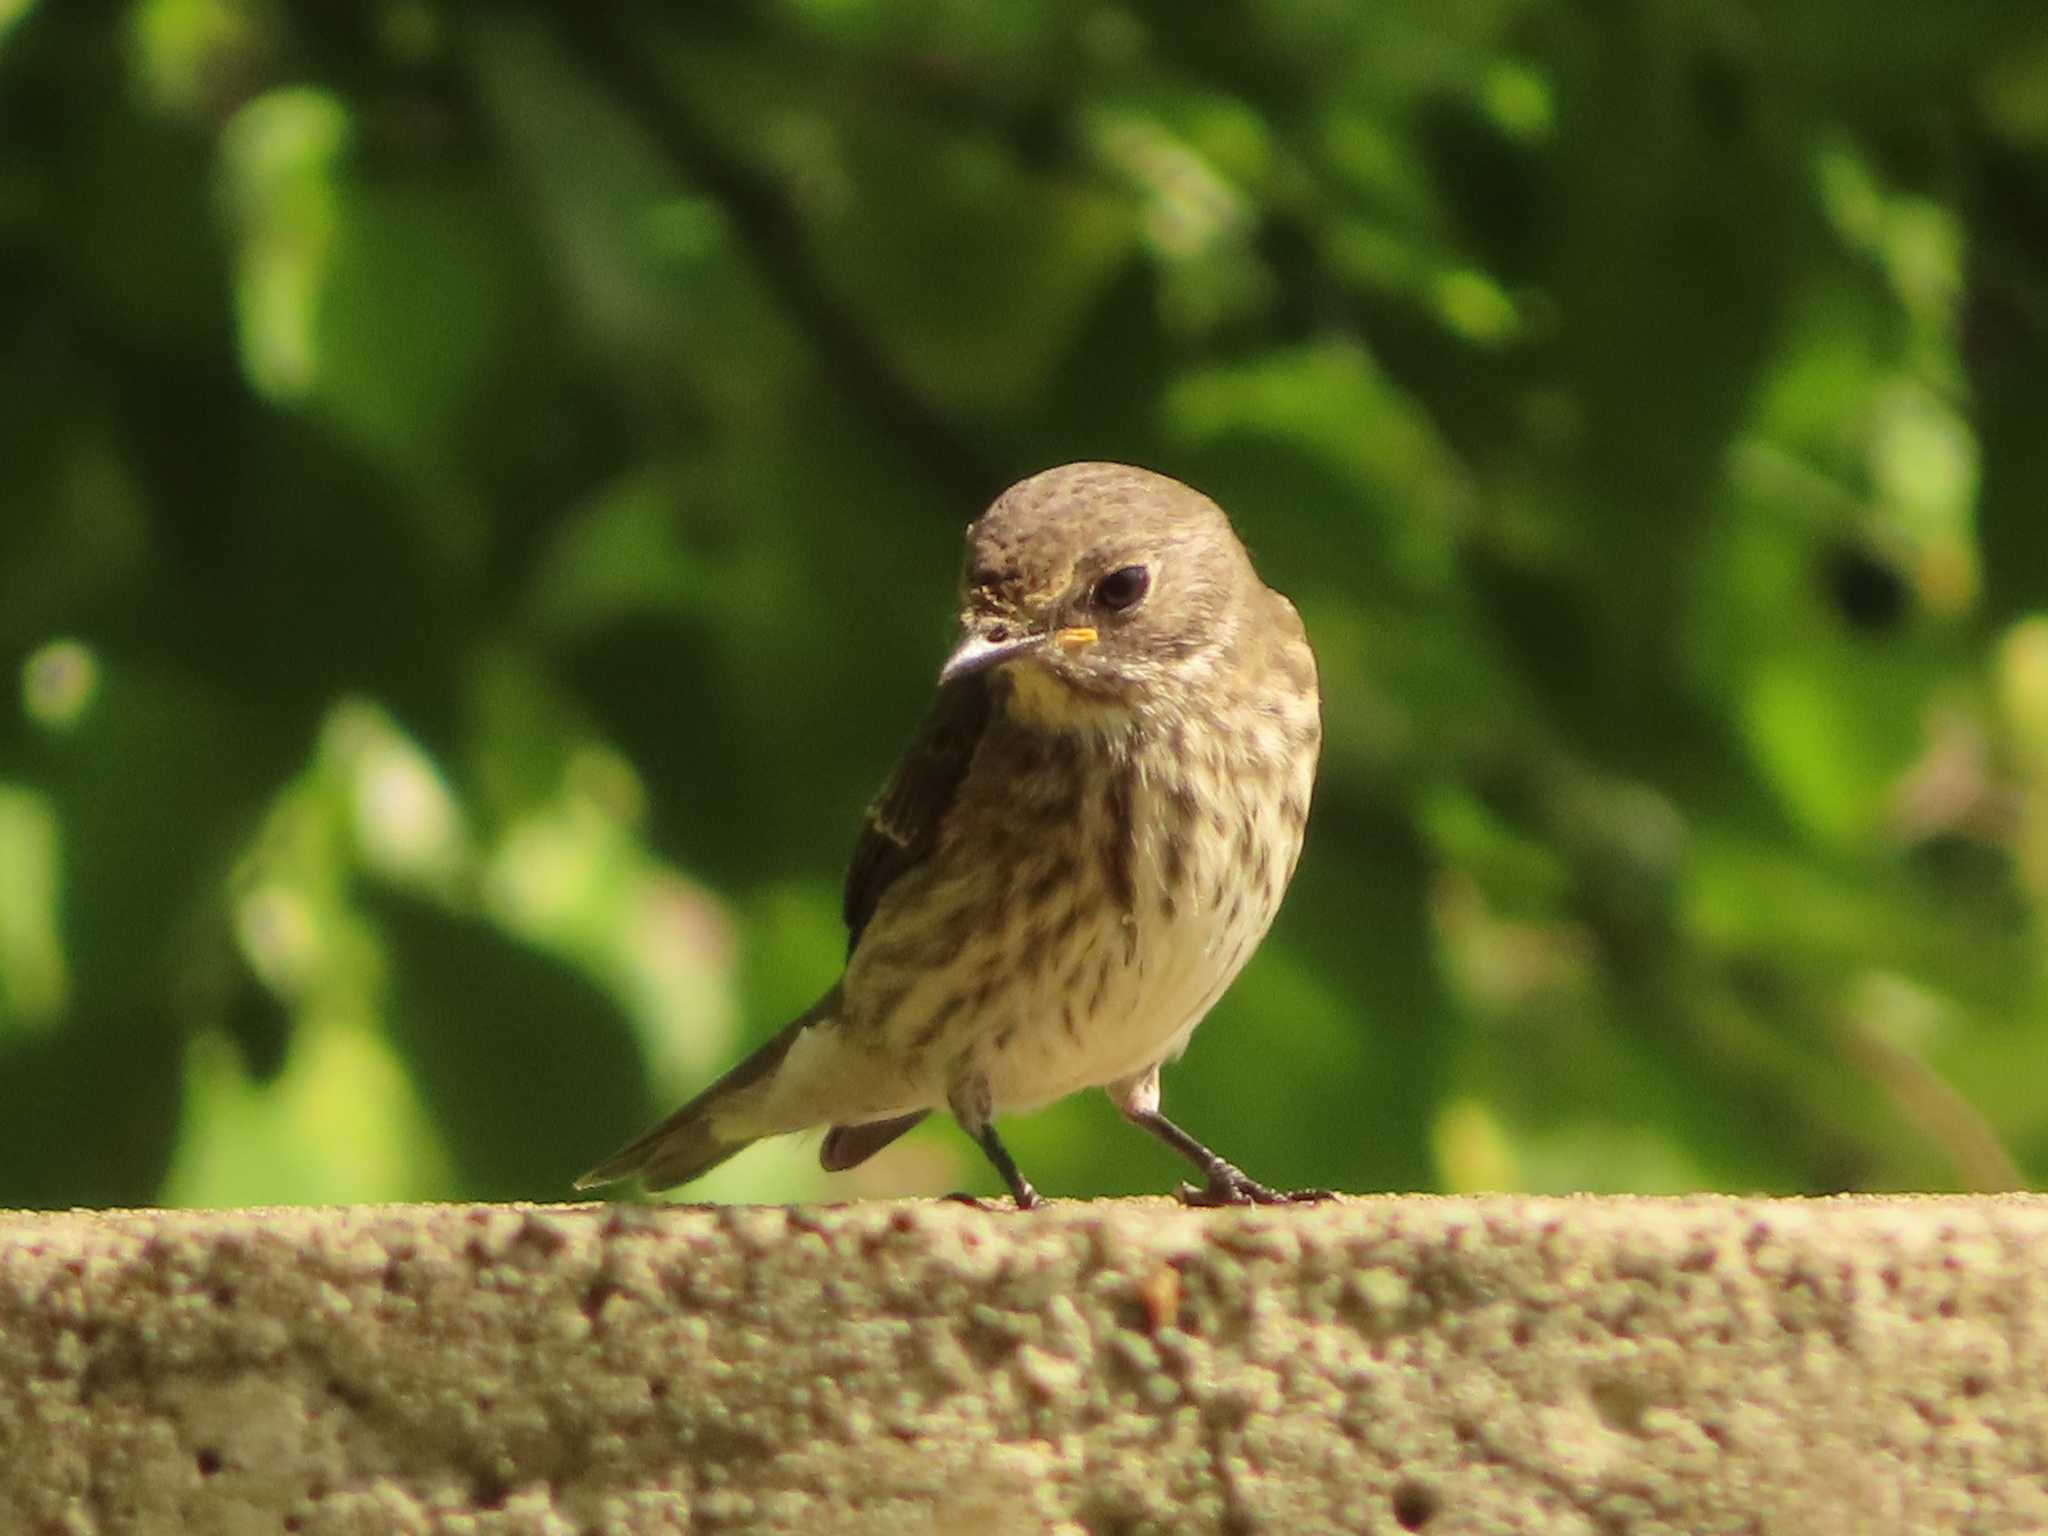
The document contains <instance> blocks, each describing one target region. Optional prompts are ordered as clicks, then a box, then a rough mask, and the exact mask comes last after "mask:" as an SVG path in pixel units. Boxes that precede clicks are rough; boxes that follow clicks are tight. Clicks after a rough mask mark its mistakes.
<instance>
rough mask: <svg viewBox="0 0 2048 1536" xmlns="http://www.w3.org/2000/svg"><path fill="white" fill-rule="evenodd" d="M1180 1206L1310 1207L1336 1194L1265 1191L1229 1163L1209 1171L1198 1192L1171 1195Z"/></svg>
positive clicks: (1184, 1188)
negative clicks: (1206, 1179)
mask: <svg viewBox="0 0 2048 1536" xmlns="http://www.w3.org/2000/svg"><path fill="white" fill-rule="evenodd" d="M1174 1196H1175V1198H1177V1199H1178V1200H1179V1201H1180V1203H1181V1204H1182V1205H1190V1206H1197V1207H1203V1208H1208V1207H1214V1206H1222V1205H1311V1204H1314V1203H1316V1202H1318V1201H1322V1200H1334V1199H1336V1198H1337V1196H1336V1193H1335V1192H1334V1191H1332V1190H1327V1189H1297V1190H1284V1189H1268V1188H1267V1187H1266V1186H1265V1185H1263V1184H1261V1183H1260V1182H1259V1181H1258V1180H1257V1179H1255V1178H1253V1177H1252V1176H1251V1175H1250V1174H1248V1173H1246V1172H1245V1171H1244V1170H1243V1169H1241V1168H1238V1167H1235V1166H1233V1165H1232V1164H1230V1163H1218V1164H1216V1165H1215V1166H1214V1167H1212V1168H1211V1169H1210V1170H1209V1177H1208V1182H1207V1183H1206V1184H1204V1185H1203V1187H1202V1188H1200V1189H1197V1188H1195V1186H1194V1185H1192V1184H1183V1185H1181V1186H1180V1188H1178V1189H1176V1190H1175V1191H1174Z"/></svg>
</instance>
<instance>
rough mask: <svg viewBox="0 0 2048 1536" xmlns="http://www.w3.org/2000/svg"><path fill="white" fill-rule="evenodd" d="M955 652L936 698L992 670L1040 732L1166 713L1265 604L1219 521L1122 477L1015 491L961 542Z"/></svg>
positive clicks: (1077, 474)
mask: <svg viewBox="0 0 2048 1536" xmlns="http://www.w3.org/2000/svg"><path fill="white" fill-rule="evenodd" d="M963 586H964V594H963V599H962V603H961V610H960V638H959V641H958V643H957V644H956V646H955V647H954V650H953V654H952V656H951V657H950V658H948V660H947V662H946V665H945V667H944V669H943V670H942V671H941V673H940V674H939V678H940V682H941V683H942V684H944V683H948V682H951V681H953V680H954V679H955V678H960V677H966V676H970V675H972V674H975V673H981V672H988V671H991V670H998V669H999V670H1000V671H1001V672H1002V673H1004V674H1006V675H1007V677H1008V679H1009V683H1010V709H1011V712H1012V713H1013V714H1014V715H1017V716H1020V717H1021V718H1024V719H1026V720H1028V721H1030V722H1032V723H1035V724H1040V725H1044V726H1048V727H1078V726H1084V725H1088V724H1091V723H1092V724H1105V723H1108V722H1109V721H1111V720H1113V719H1114V718H1116V717H1117V716H1118V715H1120V714H1124V713H1127V712H1130V711H1134V710H1140V709H1146V708H1155V709H1157V708H1169V709H1170V708H1173V707H1174V706H1176V705H1177V704H1179V703H1180V702H1182V701H1183V700H1184V698H1185V697H1186V695H1187V694H1188V693H1189V692H1190V691H1191V690H1195V689H1199V688H1200V687H1202V686H1203V684H1204V682H1205V681H1206V679H1207V678H1208V677H1209V676H1210V675H1211V674H1212V673H1213V671H1214V670H1215V668H1216V666H1217V665H1218V660H1219V658H1220V657H1222V656H1224V655H1226V654H1228V653H1229V652H1230V651H1231V649H1232V648H1233V647H1234V646H1236V645H1237V644H1238V642H1239V639H1240V636H1241V634H1242V631H1243V629H1244V627H1245V625H1246V623H1247V622H1248V616H1247V609H1248V607H1249V606H1250V604H1251V603H1252V601H1253V599H1254V597H1255V595H1256V594H1260V593H1262V592H1263V591H1264V589H1263V587H1262V586H1261V585H1260V583H1259V580H1258V577H1257V576H1256V575H1255V574H1254V573H1253V571H1252V568H1251V562H1250V559H1249V558H1248V557H1247V556H1246V554H1245V551H1244V546H1243V545H1242V544H1240V543H1239V542H1238V540H1237V536H1236V534H1235V533H1233V532H1232V531H1231V527H1230V523H1229V520H1228V519H1227V518H1225V517H1224V515H1223V512H1222V510H1221V509H1220V508H1219V507H1218V506H1217V505H1216V504H1215V503H1214V502H1213V501H1211V500H1209V498H1208V497H1206V496H1204V495H1202V494H1201V493H1200V492H1199V491H1196V490H1193V489H1192V488H1190V487H1188V486H1185V485H1183V484H1181V483H1180V482H1179V481H1178V480H1173V479H1169V478H1168V477H1167V476H1165V475H1159V474H1154V473H1152V472H1151V471H1150V470H1144V469H1135V468H1132V467H1131V466H1129V465H1125V464H1068V465H1063V466H1062V467H1060V468H1058V469H1049V470H1046V471H1044V472H1043V473H1042V474H1037V475H1033V476H1032V477H1031V478H1030V479H1028V480H1025V481H1022V482H1020V483H1019V484H1017V485H1015V486H1012V487H1011V488H1010V489H1009V490H1008V491H1005V492H1004V493H1003V494H1002V496H1000V497H998V498H997V500H996V502H995V504H994V505H992V506H991V507H990V508H989V509H988V511H986V512H985V513H983V514H982V515H981V517H980V518H979V519H977V520H976V521H975V522H974V523H973V524H972V525H971V526H970V527H969V528H968V530H967V565H966V573H965V578H964V582H963Z"/></svg>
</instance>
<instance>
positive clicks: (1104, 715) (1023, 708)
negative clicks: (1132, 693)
mask: <svg viewBox="0 0 2048 1536" xmlns="http://www.w3.org/2000/svg"><path fill="white" fill-rule="evenodd" d="M1007 670H1008V675H1009V679H1010V696H1009V699H1008V701H1007V703H1006V704H1005V706H1004V707H1005V710H1006V712H1007V713H1008V715H1009V717H1010V718H1011V719H1012V720H1014V721H1015V722H1016V723H1017V724H1019V725H1028V726H1031V727H1033V728H1034V729H1037V730H1041V731H1085V732H1089V733H1091V734H1097V733H1107V732H1110V731H1115V730H1120V729H1125V728H1127V727H1128V726H1129V725H1130V722H1131V710H1130V707H1129V706H1128V705H1125V704H1121V703H1119V702H1117V701H1116V700H1114V699H1102V698H1094V697H1091V696H1089V695H1088V694H1085V693H1081V692H1079V691H1078V690H1076V689H1074V688H1071V687H1069V686H1068V685H1067V684H1066V683H1064V682H1062V681H1060V679H1059V678H1057V677H1055V676H1053V675H1052V674H1051V673H1050V672H1047V671H1046V670H1044V669H1043V668H1042V667H1036V666H1032V665H1030V664H1029V663H1020V664H1018V665H1016V666H1012V667H1010V668H1008V669H1007Z"/></svg>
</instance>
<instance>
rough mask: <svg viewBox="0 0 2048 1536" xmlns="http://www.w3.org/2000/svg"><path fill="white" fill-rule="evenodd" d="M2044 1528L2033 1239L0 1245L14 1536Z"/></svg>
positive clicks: (1549, 1203) (1343, 1231)
mask: <svg viewBox="0 0 2048 1536" xmlns="http://www.w3.org/2000/svg"><path fill="white" fill-rule="evenodd" d="M1047 1529H1053V1530H1060V1531H1064V1532H1069V1533H1072V1532H1078V1531H1084V1530H1085V1531H1089V1532H1111V1531H1116V1532H1137V1531H1162V1532H1165V1531H1172V1532H1181V1531H1203V1530H1216V1531H1272V1532H1287V1533H1297V1532H1314V1531H1323V1530H1346V1531H1361V1530H1370V1531H1384V1532H1390V1533H1391V1532H1401V1531H1425V1530H1426V1531H1428V1532H1429V1533H1430V1536H1451V1533H1472V1532H1509V1531H1513V1532H1545V1533H1577V1532H1586V1533H1618V1532H1631V1533H1645V1532H1674V1533H1675V1532H1786V1533H1802V1536H1803V1533H1825V1532H1834V1531H1842V1532H1850V1531H1854V1532H1917V1531H1926V1532H1943V1533H1951V1532H1955V1533H1970V1532H1986V1533H1988V1532H2002V1531H2014V1532H2018V1531H2036V1532H2038V1531H2041V1530H2043V1529H2048V1199H2044V1198H2038V1197H2026V1196H2015V1197H2003V1198H1987V1199H1842V1200H1822V1201H1798V1202H1780V1201H1744V1200H1719V1199H1693V1200H1604V1199H1603V1200H1595V1199H1584V1200H1535V1199H1512V1198H1499V1199H1480V1200H1439V1199H1426V1198H1402V1199H1394V1198H1390V1199H1370V1200H1347V1201H1343V1202H1340V1203H1336V1204H1332V1205H1327V1206H1317V1207H1302V1208H1293V1209H1283V1210H1276V1211H1224V1212H1191V1211H1183V1210H1180V1209H1178V1208H1176V1207H1173V1206H1171V1205H1168V1204H1165V1203H1162V1202H1152V1201H1132V1202H1103V1203H1098V1204H1092V1205H1070V1204H1055V1205H1053V1206H1051V1207H1050V1208H1048V1209H1046V1210H1044V1211H1042V1212H1038V1213H1034V1214H1032V1215H1029V1216H1022V1217H1020V1216H1016V1215H1011V1214H1003V1213H988V1212H981V1211H977V1210H972V1209H969V1208H966V1207H964V1206H959V1205H949V1204H936V1205H934V1204H921V1203H919V1204H873V1205H860V1206H843V1207H830V1208H817V1207H807V1208H797V1209H790V1210H783V1209H758V1208H749V1209H739V1208H729V1209H714V1208H702V1207H698V1208H691V1207H678V1208H672V1209H665V1210H664V1209H650V1208H637V1207H604V1206H567V1207H510V1206H484V1207H460V1206H449V1207H390V1208H346V1209H336V1210H275V1211H263V1210H252V1211H231V1212H220V1213H190V1212H120V1213H112V1214H66V1215H40V1214H18V1215H9V1216H4V1217H0V1530H5V1531H9V1532H15V1531H19V1532H25V1533H44V1532H49V1533H59V1532H62V1533H72V1532H77V1533H86V1532H92V1533H116V1532H144V1531H147V1532H160V1531H170V1530H180V1531H194V1532H200V1531H203V1532H221V1533H228V1536H234V1533H238V1532H245V1531H246V1532H258V1531H261V1532H266V1533H274V1532H277V1531H280V1530H283V1531H289V1532H296V1533H300V1536H329V1533H334V1536H339V1533H363V1536H369V1533H373V1532H374V1533H380V1536H381V1533H386V1532H421V1531H436V1530H449V1531H456V1530H460V1531H466V1532H475V1533H479V1536H484V1533H497V1532H503V1533H512V1532H519V1533H558V1532H559V1533H568V1532H579V1533H591V1536H599V1533H603V1536H611V1533H619V1536H623V1533H629V1532H633V1533H637V1532H645V1531H685V1530H696V1531H704V1530H734V1531H739V1530H745V1531H787V1532H817V1531H853V1532H875V1533H881V1532H898V1531H912V1532H916V1531H931V1532H938V1531H946V1532H952V1531H960V1530H973V1531H975V1532H977V1533H983V1536H992V1533H998V1532H1008V1531H1019V1532H1022V1531H1032V1532H1037V1531H1044V1530H1047Z"/></svg>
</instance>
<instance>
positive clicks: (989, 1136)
mask: <svg viewBox="0 0 2048 1536" xmlns="http://www.w3.org/2000/svg"><path fill="white" fill-rule="evenodd" d="M974 1139H975V1140H976V1141H977V1142H979V1143H980V1144H981V1150H982V1151H983V1152H985V1153H987V1154H988V1160H989V1161H990V1162H992V1163H994V1164H995V1165H996V1172H997V1173H1000V1174H1001V1175H1002V1176H1003V1182H1004V1183H1005V1184H1007V1185H1009V1186H1010V1198H1011V1199H1013V1200H1015V1201H1016V1202H1017V1209H1018V1210H1020V1211H1028V1210H1031V1209H1033V1208H1034V1207H1036V1206H1040V1205H1043V1204H1045V1202H1044V1200H1042V1199H1041V1198H1040V1197H1039V1194H1038V1191H1037V1190H1035V1189H1033V1188H1032V1187H1031V1181H1030V1180H1029V1179H1027V1178H1025V1177H1024V1175H1023V1174H1022V1173H1020V1172H1019V1171H1018V1169H1017V1160H1016V1159H1015V1158H1013V1157H1011V1156H1010V1149H1009V1148H1008V1147H1006V1146H1004V1145H1003V1143H1002V1138H1001V1137H999V1136H997V1135H996V1128H995V1126H994V1125H984V1126H983V1127H982V1128H981V1130H980V1131H979V1132H977V1133H976V1135H975V1138H974Z"/></svg>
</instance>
